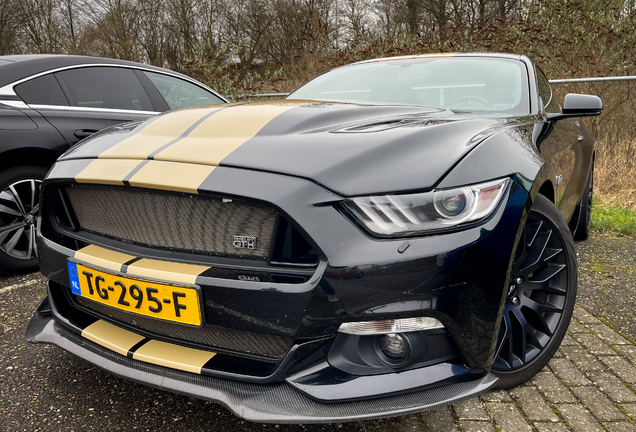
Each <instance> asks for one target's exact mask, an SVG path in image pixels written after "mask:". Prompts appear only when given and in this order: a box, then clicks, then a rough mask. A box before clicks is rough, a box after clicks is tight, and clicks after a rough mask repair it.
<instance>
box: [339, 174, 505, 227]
mask: <svg viewBox="0 0 636 432" xmlns="http://www.w3.org/2000/svg"><path fill="white" fill-rule="evenodd" d="M509 185H510V179H509V178H506V179H499V180H494V181H490V182H487V183H481V184H477V185H471V186H465V187H461V188H456V189H445V190H436V191H432V192H425V193H419V194H409V195H382V196H370V197H359V198H353V199H348V200H345V201H344V202H343V205H344V207H345V209H347V211H349V212H350V213H351V214H352V215H353V216H354V217H355V218H356V219H357V220H358V221H360V222H361V223H362V225H363V226H364V227H365V228H366V229H367V230H369V231H370V232H371V233H373V234H375V235H378V236H384V237H401V236H410V235H421V234H424V233H430V232H440V231H447V230H452V229H455V228H457V227H458V226H460V225H466V224H470V225H472V224H476V223H478V222H479V221H482V220H485V219H486V218H488V217H489V216H490V215H491V214H492V213H493V211H494V210H495V209H496V208H497V205H498V204H499V202H500V201H501V198H502V197H503V196H504V194H505V192H506V191H507V190H508V186H509Z"/></svg>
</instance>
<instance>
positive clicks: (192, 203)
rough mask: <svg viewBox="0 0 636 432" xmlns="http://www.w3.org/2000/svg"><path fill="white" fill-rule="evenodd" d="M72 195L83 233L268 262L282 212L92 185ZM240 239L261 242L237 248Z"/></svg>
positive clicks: (207, 198)
mask: <svg viewBox="0 0 636 432" xmlns="http://www.w3.org/2000/svg"><path fill="white" fill-rule="evenodd" d="M66 192H67V194H68V197H69V199H70V201H71V205H72V207H73V210H74V212H75V216H76V217H77V219H78V221H79V223H80V226H81V227H82V229H84V230H87V231H90V232H93V233H96V234H100V235H105V236H107V237H111V238H114V239H116V240H119V241H123V242H127V243H134V244H140V245H143V246H150V247H154V248H160V249H165V250H174V251H184V252H196V253H201V254H206V255H216V256H227V257H237V258H251V259H258V260H263V261H264V260H266V259H267V255H268V253H269V246H270V243H271V241H272V238H273V235H274V225H275V222H276V211H274V210H272V209H270V208H268V207H264V206H259V205H257V204H252V203H248V202H245V201H241V200H237V199H232V200H228V199H225V200H224V199H223V198H221V197H214V196H212V197H211V196H205V197H203V196H197V195H190V194H176V193H165V192H152V191H147V190H143V189H132V188H131V189H127V188H107V187H99V186H87V185H79V186H78V185H72V186H69V187H68V188H67V189H66ZM224 201H225V202H224ZM237 235H238V236H253V237H256V238H257V241H256V248H255V249H239V248H235V247H234V246H233V236H237Z"/></svg>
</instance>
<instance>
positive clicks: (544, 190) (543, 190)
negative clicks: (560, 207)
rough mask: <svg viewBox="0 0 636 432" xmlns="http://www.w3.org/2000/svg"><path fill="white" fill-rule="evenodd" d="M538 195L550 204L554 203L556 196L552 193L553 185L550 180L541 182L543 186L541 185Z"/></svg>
mask: <svg viewBox="0 0 636 432" xmlns="http://www.w3.org/2000/svg"><path fill="white" fill-rule="evenodd" d="M538 193H539V195H543V196H544V197H546V198H547V199H549V200H550V202H551V203H552V204H554V203H555V199H556V194H555V193H554V185H553V184H552V182H551V181H550V180H546V181H544V182H543V184H541V187H540V188H539V192H538Z"/></svg>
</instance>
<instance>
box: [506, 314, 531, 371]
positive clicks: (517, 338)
mask: <svg viewBox="0 0 636 432" xmlns="http://www.w3.org/2000/svg"><path fill="white" fill-rule="evenodd" d="M510 311H511V312H512V316H514V319H515V321H516V322H517V326H518V328H517V330H516V334H514V335H512V336H513V337H514V339H513V344H512V345H513V346H514V348H513V351H514V352H515V355H516V356H517V357H518V358H519V360H521V363H525V362H526V352H527V350H526V334H527V333H528V331H529V326H528V321H527V320H526V318H525V317H524V316H523V314H522V313H521V312H520V311H519V309H517V308H512V309H511V310H510ZM511 323H512V318H511ZM513 328H514V324H513Z"/></svg>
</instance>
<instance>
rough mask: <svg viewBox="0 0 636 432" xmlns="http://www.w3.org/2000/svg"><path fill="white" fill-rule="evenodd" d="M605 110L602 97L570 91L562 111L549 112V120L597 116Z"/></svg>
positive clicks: (564, 100)
mask: <svg viewBox="0 0 636 432" xmlns="http://www.w3.org/2000/svg"><path fill="white" fill-rule="evenodd" d="M602 111H603V101H602V100H601V98H600V97H598V96H594V95H587V94H576V93H568V94H567V95H565V99H563V108H562V109H561V113H560V114H559V113H548V119H549V120H561V119H564V118H568V117H590V116H597V115H599V114H601V112H602Z"/></svg>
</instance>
